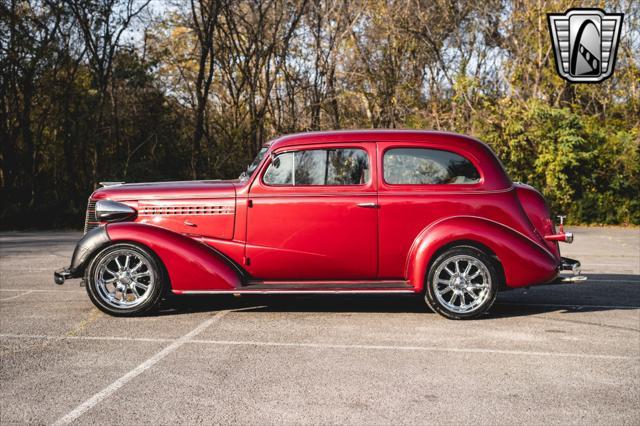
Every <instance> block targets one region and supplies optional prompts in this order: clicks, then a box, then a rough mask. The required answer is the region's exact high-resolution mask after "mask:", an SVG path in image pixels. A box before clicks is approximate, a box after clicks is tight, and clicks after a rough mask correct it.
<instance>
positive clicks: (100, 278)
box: [94, 248, 156, 309]
mask: <svg viewBox="0 0 640 426" xmlns="http://www.w3.org/2000/svg"><path fill="white" fill-rule="evenodd" d="M94 282H95V283H96V286H95V288H96V290H97V291H96V293H97V295H98V297H100V299H102V301H103V302H105V303H106V304H108V305H110V306H112V307H115V308H120V309H122V308H133V307H136V306H139V305H140V304H142V303H143V302H144V301H145V300H147V298H149V295H150V294H151V293H152V289H153V286H154V285H155V284H156V276H155V274H154V272H153V269H152V267H151V261H150V260H149V259H148V258H147V257H146V256H144V255H143V254H142V253H140V252H138V251H134V250H131V249H128V248H122V249H119V250H116V251H114V252H112V253H109V254H108V255H107V256H106V257H105V258H104V259H101V260H100V263H99V264H98V265H96V268H95V272H94Z"/></svg>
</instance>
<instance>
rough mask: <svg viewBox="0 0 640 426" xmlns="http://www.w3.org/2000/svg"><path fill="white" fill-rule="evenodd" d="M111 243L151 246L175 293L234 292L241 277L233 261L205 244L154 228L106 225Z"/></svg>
mask: <svg viewBox="0 0 640 426" xmlns="http://www.w3.org/2000/svg"><path fill="white" fill-rule="evenodd" d="M106 230H107V234H108V235H109V238H110V239H111V241H112V242H120V241H122V242H124V241H127V242H135V243H139V244H142V245H144V246H146V247H149V249H151V250H152V251H153V252H154V253H155V254H156V255H157V256H158V257H159V258H160V260H161V261H162V263H163V264H164V266H165V268H166V269H167V273H168V274H169V280H170V281H171V290H172V291H173V292H174V293H178V294H179V293H182V292H184V291H198V290H232V289H234V288H237V287H239V286H241V285H242V277H241V275H240V273H239V272H238V270H237V269H236V268H235V267H234V265H233V264H232V263H231V261H229V260H227V259H226V258H224V256H222V255H221V254H219V253H218V252H216V251H215V250H213V249H212V248H211V247H209V246H207V245H206V244H204V243H202V242H200V241H197V240H194V239H193V238H189V237H187V236H184V235H182V234H178V233H176V232H173V231H169V230H167V229H164V228H160V227H158V226H154V225H147V224H143V223H133V222H120V223H111V224H108V225H107V226H106Z"/></svg>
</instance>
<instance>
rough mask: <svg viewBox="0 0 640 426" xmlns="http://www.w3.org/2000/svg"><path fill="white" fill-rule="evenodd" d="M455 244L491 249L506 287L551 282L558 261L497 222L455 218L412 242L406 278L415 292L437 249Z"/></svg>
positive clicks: (435, 225)
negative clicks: (502, 272)
mask: <svg viewBox="0 0 640 426" xmlns="http://www.w3.org/2000/svg"><path fill="white" fill-rule="evenodd" d="M457 241H460V242H461V243H462V242H463V241H472V242H476V243H479V244H481V245H483V246H485V247H487V248H488V249H489V250H491V251H492V252H493V253H494V254H495V255H496V256H497V257H498V260H499V261H500V263H501V265H502V269H503V271H504V275H505V281H506V285H507V286H508V287H514V288H515V287H524V286H528V285H532V284H540V283H546V282H548V281H551V280H553V279H554V278H555V277H556V275H557V271H558V265H559V264H560V260H559V259H556V257H555V256H554V255H553V254H552V253H550V252H549V250H547V248H546V247H542V246H541V245H540V244H538V243H536V242H535V241H533V240H531V239H529V238H528V237H526V236H525V235H522V234H521V233H519V232H517V231H514V230H513V229H511V228H508V227H506V226H504V225H502V224H500V223H497V222H494V221H491V220H487V219H483V218H480V217H475V216H457V217H452V218H447V219H443V220H441V221H438V222H436V223H434V224H432V225H430V226H428V227H427V228H425V229H424V230H423V231H422V232H421V233H420V235H418V237H417V238H416V240H415V241H414V243H413V245H412V247H411V250H410V251H409V256H408V259H407V267H406V268H407V270H406V276H407V277H408V280H409V282H410V283H412V285H413V286H414V287H415V288H416V289H417V290H422V289H423V287H424V278H425V276H426V273H427V270H428V268H429V265H430V262H431V261H432V260H433V258H434V255H435V254H436V253H437V252H438V250H439V249H440V248H442V247H445V246H447V245H455V243H456V242H457Z"/></svg>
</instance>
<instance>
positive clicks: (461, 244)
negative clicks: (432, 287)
mask: <svg viewBox="0 0 640 426" xmlns="http://www.w3.org/2000/svg"><path fill="white" fill-rule="evenodd" d="M456 247H471V248H474V249H476V250H479V251H481V252H482V253H484V254H486V255H487V256H489V257H490V258H491V259H492V260H493V262H494V266H495V267H496V270H497V272H498V273H499V274H500V290H503V289H505V288H506V282H505V275H504V267H503V266H502V262H501V261H500V258H499V257H498V255H497V254H495V253H494V251H493V250H491V249H490V248H489V247H487V246H486V245H484V244H482V243H480V242H478V241H474V240H468V239H467V240H455V241H450V242H448V243H446V244H444V245H442V246H440V247H439V248H438V249H437V250H436V251H435V252H434V253H433V255H432V256H431V258H430V259H429V262H428V264H427V269H426V270H425V271H424V279H423V286H424V285H425V284H426V283H425V280H426V279H427V276H428V275H429V271H430V270H431V267H432V266H433V262H435V260H436V259H437V258H438V257H439V256H440V255H441V254H442V253H444V252H446V251H448V250H451V249H453V248H456Z"/></svg>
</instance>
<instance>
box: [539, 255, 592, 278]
mask: <svg viewBox="0 0 640 426" xmlns="http://www.w3.org/2000/svg"><path fill="white" fill-rule="evenodd" d="M558 272H559V273H558V276H557V277H556V278H555V279H554V280H553V281H551V282H549V283H547V284H576V283H580V282H583V281H586V280H587V277H586V276H585V275H582V270H581V265H580V261H578V260H575V259H570V258H568V257H563V258H562V262H561V263H560V266H559V267H558Z"/></svg>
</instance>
